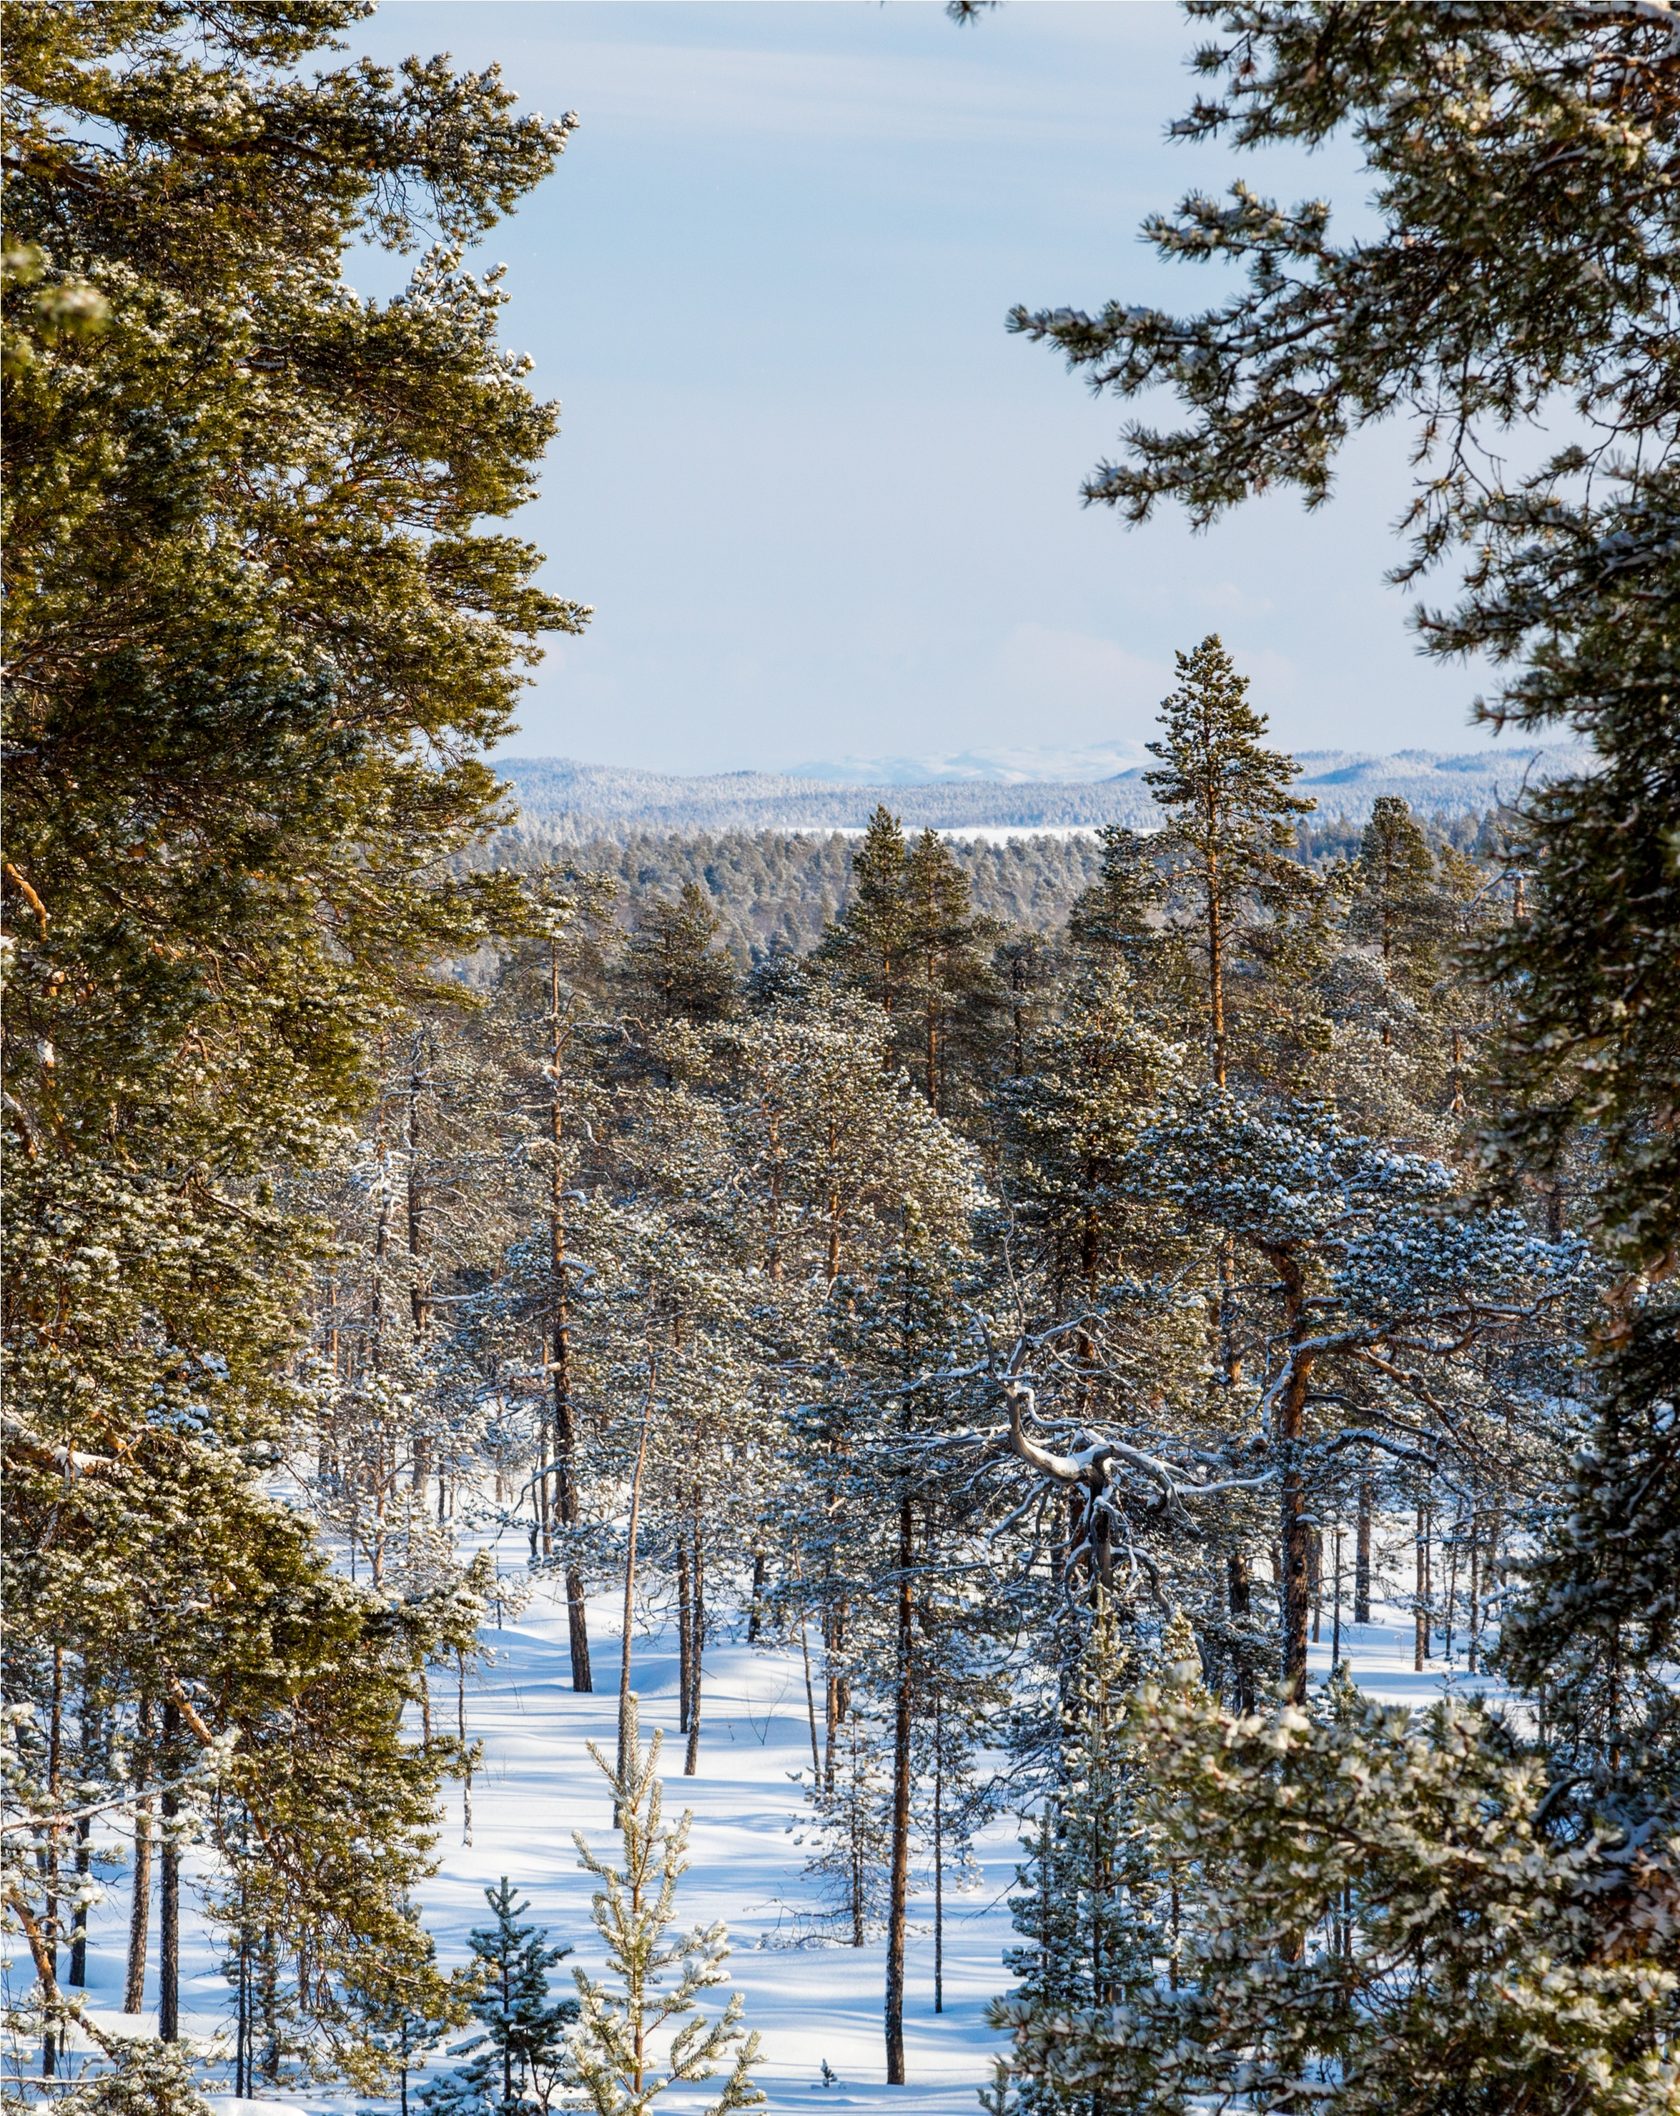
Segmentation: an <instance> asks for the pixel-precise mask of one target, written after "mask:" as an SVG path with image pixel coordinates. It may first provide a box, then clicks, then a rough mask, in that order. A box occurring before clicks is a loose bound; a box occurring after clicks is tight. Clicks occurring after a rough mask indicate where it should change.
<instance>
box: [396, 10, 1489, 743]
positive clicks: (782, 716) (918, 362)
mask: <svg viewBox="0 0 1680 2116" xmlns="http://www.w3.org/2000/svg"><path fill="white" fill-rule="evenodd" d="M1192 41H1193V38H1192V32H1191V30H1190V28H1189V27H1188V26H1187V25H1186V24H1185V22H1184V21H1183V20H1182V18H1181V17H1180V15H1179V14H1178V12H1177V9H1176V8H1175V7H1173V6H1170V5H1167V4H1164V0H1084V4H1075V5H1064V4H1058V0H1016V4H1014V5H1010V6H1006V7H1003V8H1001V9H999V10H997V11H996V12H995V13H994V14H992V15H991V16H990V17H988V18H987V19H985V20H984V21H982V22H981V23H979V24H978V25H976V26H972V27H969V28H966V29H962V30H958V29H957V28H955V27H953V26H952V25H951V24H950V23H948V22H947V21H946V19H945V17H944V14H943V11H942V9H941V8H940V6H939V5H937V4H935V0H888V4H886V5H877V4H873V0H829V4H824V5H793V4H788V0H758V4H751V5H738V4H715V0H676V4H673V0H660V4H644V0H613V4H594V0H577V4H562V0H522V4H502V0H474V4H464V0H385V4H383V5H382V6H381V7H380V9H379V12H378V14H377V15H376V16H375V17H374V18H373V19H372V20H371V21H370V22H368V23H367V24H365V25H363V26H362V28H361V29H360V31H359V33H358V36H357V39H356V42H357V45H358V47H359V48H363V49H366V50H368V51H371V52H373V53H375V54H376V55H377V56H380V57H382V58H387V59H394V58H397V57H400V56H402V55H403V54H404V53H406V52H409V51H419V52H423V53H431V52H434V51H442V50H447V51H450V52H453V53H454V55H455V57H456V59H457V60H458V61H460V62H461V63H463V64H469V65H472V66H475V67H476V66H479V65H483V64H485V63H487V62H488V61H490V60H492V59H498V60H500V61H501V64H502V67H503V71H504V73H505V75H506V77H507V80H508V82H509V84H510V85H511V86H512V87H513V88H514V89H515V90H516V92H517V93H518V94H519V96H520V98H521V100H522V101H523V102H525V103H527V104H528V105H531V106H534V107H535V108H537V109H540V110H543V111H546V112H548V113H550V114H557V113H559V112H560V111H563V110H567V109H572V110H576V111H577V112H578V113H579V114H580V117H581V119H582V125H581V128H580V130H579V131H578V133H577V134H576V135H575V137H574V140H573V143H572V145H571V147H570V148H569V149H568V150H567V152H566V154H565V156H564V157H563V159H562V161H561V164H560V166H559V168H558V170H557V171H556V173H555V174H554V176H553V177H552V178H550V179H549V181H548V182H547V183H545V184H544V185H543V186H542V187H541V188H540V189H539V190H538V191H537V192H536V193H535V194H534V195H533V196H532V197H530V198H529V199H528V200H527V201H526V202H525V204H524V206H523V207H522V208H521V210H520V211H519V213H518V214H517V215H516V216H515V217H514V218H513V219H512V220H511V221H509V222H507V223H504V224H503V225H502V226H501V227H500V228H499V229H497V230H496V231H495V233H494V234H493V235H492V237H491V238H490V240H489V242H488V244H487V245H486V247H485V251H484V253H483V256H482V258H481V260H480V261H481V262H489V261H498V260H500V261H505V262H506V264H507V265H508V266H509V268H510V270H509V285H510V288H511V292H512V297H513V298H512V301H511V303H510V306H509V308H508V311H507V325H506V337H507V340H508V342H509V343H510V344H512V345H515V346H517V347H519V348H521V349H522V350H526V351H528V352H530V353H531V354H532V355H533V357H534V359H535V362H536V368H535V376H534V380H535V384H536V386H537V387H538V389H539V390H540V391H541V392H542V393H543V394H544V395H546V396H552V397H558V398H559V399H560V400H561V402H562V406H563V423H562V429H561V434H560V438H559V439H558V441H557V442H556V443H555V446H554V449H553V451H552V452H551V455H550V458H549V462H548V466H547V469H546V472H545V476H544V481H543V492H542V496H541V498H540V499H539V500H538V501H537V502H536V503H535V504H534V505H533V507H532V508H531V509H530V510H529V511H528V513H527V514H526V515H525V516H523V517H522V518H521V523H520V526H521V528H522V529H523V530H524V531H525V532H526V533H527V534H529V535H531V536H532V537H533V539H534V540H535V541H536V542H537V543H538V544H540V545H541V547H542V548H543V549H544V550H545V551H546V552H547V553H548V566H547V575H546V577H547V579H548V580H549V581H550V583H551V584H552V585H553V586H554V587H555V589H557V590H558V591H559V592H562V593H564V594H567V595H571V596H575V597H577V598H579V599H580V600H582V601H585V602H588V603H591V604H593V605H594V606H595V610H596V616H595V619H594V622H593V623H592V625H591V626H590V629H589V631H588V633H587V635H586V636H585V637H584V638H582V639H581V640H578V641H575V642H570V641H568V642H563V643H560V644H558V645H556V646H555V647H554V648H553V649H552V651H551V652H550V655H549V657H548V659H547V661H546V662H545V663H544V665H543V667H542V668H541V670H540V671H539V673H538V678H537V683H536V686H535V688H534V689H533V690H532V691H531V692H530V693H529V694H528V695H527V698H526V701H525V704H524V708H523V710H522V713H521V716H520V717H521V721H522V731H521V733H520V734H519V735H518V736H517V737H516V738H515V739H514V740H513V741H512V742H511V743H509V744H508V746H507V752H506V753H508V754H524V755H537V756H542V755H569V756H575V757H582V758H586V759H589V760H591V761H596V762H603V763H622V764H636V765H644V766H654V767H660V768H665V769H670V770H678V771H689V770H730V769H737V768H745V767H750V766H753V767H769V768H774V767H782V766H787V765H791V764H797V763H799V762H801V761H804V760H808V759H812V758H830V757H836V756H840V755H842V754H847V753H850V754H862V755H879V754H883V753H902V752H906V751H909V752H922V751H928V752H933V751H951V750H960V749H965V748H971V747H979V746H984V747H993V746H998V745H1004V744H1009V745H1029V746H1030V745H1050V746H1056V747H1061V746H1076V745H1082V744H1089V743H1097V742H1124V741H1128V740H1130V741H1137V740H1141V739H1144V738H1146V737H1147V735H1148V733H1149V731H1150V725H1151V722H1152V720H1153V717H1154V712H1155V708H1156V705H1157V703H1158V701H1159V699H1160V697H1161V696H1162V694H1163V693H1164V691H1165V690H1166V689H1167V688H1169V687H1170V682H1171V663H1172V650H1173V648H1174V647H1175V646H1190V645H1193V644H1194V643H1195V641H1196V640H1198V639H1199V638H1200V637H1201V636H1202V635H1203V634H1204V633H1205V632H1207V631H1209V630H1218V631H1219V632H1220V633H1222V634H1223V636H1224V638H1225V641H1226V644H1227V645H1228V646H1229V647H1230V648H1231V650H1232V652H1233V653H1234V655H1235V656H1236V658H1237V661H1238V664H1239V666H1241V667H1243V668H1244V669H1245V670H1246V671H1247V672H1248V673H1249V674H1250V675H1251V676H1252V678H1253V680H1254V692H1253V695H1254V700H1255V703H1256V704H1257V705H1259V706H1260V708H1261V709H1262V710H1263V711H1265V712H1267V713H1268V714H1269V716H1270V718H1271V723H1272V728H1273V732H1274V734H1275V735H1276V736H1277V737H1278V738H1279V739H1280V740H1282V741H1283V742H1285V743H1288V744H1290V745H1292V746H1294V747H1298V748H1328V747H1348V748H1366V749H1377V750H1391V749H1396V748H1401V747H1406V746H1425V747H1434V748H1461V749H1468V748H1473V747H1479V746H1481V744H1482V742H1483V740H1484V739H1485V738H1484V737H1482V736H1481V735H1480V734H1478V733H1476V732H1474V731H1472V730H1471V729H1470V728H1469V727H1468V725H1467V710H1468V705H1469V701H1470V699H1471V697H1472V696H1473V695H1474V692H1475V690H1476V688H1477V676H1476V673H1475V672H1474V671H1465V670H1462V669H1451V670H1443V669H1439V668H1435V667H1432V666H1431V665H1429V664H1428V663H1426V662H1424V661H1423V660H1421V659H1420V658H1419V656H1418V654H1417V652H1416V649H1415V646H1414V644H1413V641H1412V637H1411V635H1410V633H1409V632H1408V631H1407V629H1406V626H1405V622H1404V618H1405V608H1406V605H1405V600H1404V598H1403V597H1402V596H1401V595H1400V594H1399V593H1398V592H1397V591H1395V590H1393V589H1391V588H1388V587H1385V586H1384V584H1383V580H1382V575H1383V572H1384V569H1385V568H1386V567H1387V566H1388V565H1390V564H1391V563H1392V562H1393V560H1394V558H1395V556H1396V545H1395V543H1394V540H1393V536H1392V533H1391V525H1392V522H1393V520H1394V518H1395V517H1396V516H1397V515H1398V513H1399V512H1400V509H1401V506H1402V504H1403V501H1404V496H1405V484H1406V477H1407V472H1406V468H1405V448H1404V436H1403V435H1402V434H1401V433H1399V432H1398V431H1394V432H1382V433H1377V434H1373V435H1368V436H1365V437H1363V438H1362V439H1361V440H1360V441H1359V442H1358V443H1356V444H1355V445H1354V447H1353V448H1351V449H1350V450H1349V452H1348V455H1347V458H1346V460H1345V463H1344V467H1343V472H1342V476H1341V481H1340V486H1339V490H1338V495H1337V498H1336V499H1335V500H1334V501H1333V503H1332V504H1331V505H1330V506H1329V507H1328V508H1326V509H1324V510H1322V511H1320V512H1319V513H1317V514H1315V515H1313V516H1308V515H1307V514H1306V513H1305V512H1304V511H1303V510H1302V508H1301V506H1300V504H1299V502H1298V500H1296V499H1294V498H1291V497H1288V496H1278V497H1268V498H1267V499H1265V500H1263V501H1259V502H1254V503H1251V504H1250V505H1249V506H1248V507H1246V508H1244V509H1242V510H1240V511H1239V512H1238V513H1236V514H1235V515H1233V516H1231V517H1229V518H1228V519H1227V520H1226V521H1225V522H1224V523H1223V524H1221V525H1219V526H1218V527H1216V528H1215V529H1214V530H1213V531H1212V532H1210V533H1209V534H1207V535H1204V536H1199V537H1192V536H1191V535H1190V533H1189V532H1188V530H1187V529H1186V527H1185V526H1184V524H1183V522H1182V519H1180V518H1177V517H1175V516H1169V515H1163V516H1162V517H1161V518H1160V519H1159V520H1158V521H1156V522H1155V523H1153V524H1151V525H1150V526H1149V527H1147V528H1144V529H1141V530H1127V529H1125V528H1124V527H1123V526H1122V525H1121V524H1120V522H1119V521H1118V520H1117V519H1116V518H1115V517H1113V516H1112V515H1111V514H1109V513H1108V512H1107V511H1106V510H1094V509H1087V508H1083V507H1082V506H1081V505H1080V503H1079V497H1078V488H1079V483H1080V479H1081V477H1082V476H1083V474H1084V473H1085V471H1086V470H1087V469H1088V468H1089V466H1090V465H1091V464H1092V463H1093V462H1094V461H1095V460H1096V459H1097V458H1098V457H1099V456H1101V455H1102V454H1104V453H1105V452H1108V451H1110V450H1111V449H1112V447H1113V445H1114V441H1115V437H1116V435H1117V433H1118V430H1119V426H1120V424H1121V421H1122V419H1123V417H1124V416H1125V415H1126V414H1125V409H1124V407H1122V406H1120V405H1118V404H1116V403H1114V402H1112V401H1099V400H1096V399H1093V398H1092V397H1091V396H1090V395H1089V394H1088V392H1087V391H1086V390H1085V389H1084V387H1083V386H1082V385H1081V384H1080V383H1078V382H1075V381H1074V380H1072V379H1071V378H1070V377H1069V376H1067V375H1066V374H1065V373H1064V372H1063V370H1062V368H1061V366H1060V364H1059V363H1058V361H1057V360H1056V359H1055V357H1054V356H1053V355H1051V354H1049V353H1047V352H1046V351H1045V350H1043V349H1042V348H1036V347H1033V346H1031V345H1029V344H1028V343H1027V342H1026V341H1024V340H1022V339H1018V338H1013V337H1011V336H1009V335H1008V334H1007V333H1006V332H1005V330H1004V327H1003V324H1004V316H1005V314H1006V312H1007V311H1008V309H1009V307H1010V306H1011V304H1012V303H1014V302H1016V301H1024V302H1026V303H1027V304H1028V305H1030V306H1039V305H1053V304H1060V303H1071V304H1076V305H1079V306H1084V307H1090V306H1094V305H1096V304H1097V303H1100V302H1101V301H1102V300H1104V299H1105V298H1106V297H1108V296H1110V295H1114V296H1120V297H1123V298H1128V299H1142V300H1159V301H1162V302H1171V303H1174V304H1176V305H1178V306H1182V307H1188V306H1192V305H1194V304H1196V303H1198V302H1200V301H1203V300H1205V299H1207V298H1208V296H1209V294H1210V293H1211V292H1212V290H1213V288H1214V285H1215V282H1214V281H1212V280H1210V278H1209V277H1208V276H1207V275H1206V274H1205V273H1202V274H1201V275H1200V276H1198V274H1197V272H1195V271H1194V270H1190V269H1186V268H1184V267H1178V268H1171V267H1167V266H1164V265H1162V264H1160V263H1158V262H1157V261H1156V260H1155V258H1154V257H1153V255H1152V253H1151V252H1150V251H1148V250H1147V249H1146V248H1144V247H1143V245H1142V244H1141V243H1140V242H1139V240H1138V236H1137V228H1138V223H1139V221H1140V220H1141V218H1142V216H1143V215H1144V213H1145V212H1146V211H1148V210H1149V209H1150V208H1151V207H1152V206H1162V205H1167V204H1170V203H1171V202H1172V201H1173V200H1174V199H1176V197H1177V196H1178V195H1179V194H1180V193H1182V192H1183V191H1184V190H1185V189H1187V188H1189V187H1191V186H1192V185H1200V186H1204V187H1210V188H1220V187H1223V186H1224V185H1226V184H1228V183H1229V182H1230V181H1231V179H1232V177H1233V176H1235V175H1237V174H1239V173H1241V174H1245V175H1247V176H1248V178H1249V180H1250V181H1252V182H1254V183H1256V184H1257V186H1259V187H1260V188H1262V189H1267V190H1274V191H1277V192H1280V193H1282V194H1284V195H1285V196H1287V197H1288V198H1291V199H1294V198H1298V197H1301V196H1305V195H1318V196H1329V197H1330V198H1331V199H1332V200H1333V201H1334V202H1335V203H1336V206H1337V209H1338V215H1339V217H1343V218H1346V219H1347V220H1348V221H1349V222H1350V224H1351V222H1352V220H1353V219H1355V218H1356V217H1357V216H1358V215H1359V213H1360V210H1361V204H1362V192H1363V185H1362V183H1361V180H1360V178H1359V173H1358V170H1357V167H1356V165H1355V164H1354V162H1353V160H1352V158H1351V156H1348V155H1346V154H1337V153H1332V154H1330V155H1326V156H1319V157H1316V158H1313V159H1309V158H1307V157H1305V156H1303V155H1299V154H1277V155H1273V156H1269V157H1265V158H1258V157H1252V156H1250V157H1244V158H1238V157H1233V156H1229V155H1227V154H1226V153H1225V152H1224V150H1222V149H1209V148H1202V147H1197V148H1194V149H1187V148H1185V147H1183V146H1170V145H1168V144H1167V143H1166V142H1165V140H1164V138H1163V132H1164V127H1165V125H1166V122H1167V120H1168V119H1169V117H1171V116H1173V115H1174V114H1176V113H1177V112H1178V111H1179V110H1180V109H1182V108H1183V106H1184V105H1185V103H1186V101H1187V100H1188V92H1189V80H1188V76H1187V74H1186V72H1185V60H1186V57H1187V55H1188V52H1189V49H1190V47H1191V43H1192ZM1443 586H1444V584H1443Z"/></svg>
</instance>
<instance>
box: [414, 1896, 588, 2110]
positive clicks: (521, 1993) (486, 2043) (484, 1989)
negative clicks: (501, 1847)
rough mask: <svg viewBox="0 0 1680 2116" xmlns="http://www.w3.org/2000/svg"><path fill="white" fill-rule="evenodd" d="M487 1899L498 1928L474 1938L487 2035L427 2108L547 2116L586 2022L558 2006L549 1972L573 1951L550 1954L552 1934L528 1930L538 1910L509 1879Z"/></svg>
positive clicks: (563, 2003) (564, 2003)
mask: <svg viewBox="0 0 1680 2116" xmlns="http://www.w3.org/2000/svg"><path fill="white" fill-rule="evenodd" d="M484 1899H485V1901H486V1902H487V1903H488V1904H489V1906H490V1913H491V1916H492V1918H493V1919H494V1921H495V1922H494V1923H493V1924H490V1925H478V1926H475V1927H474V1928H473V1931H472V1933H471V1935H470V1940H471V1946H472V1956H473V1959H472V1973H473V1996H472V1999H471V2001H470V2005H471V2011H472V2016H473V2018H474V2020H476V2021H477V2022H478V2023H479V2027H480V2033H478V2034H477V2035H475V2036H473V2037H472V2038H471V2039H469V2040H468V2041H467V2042H464V2043H462V2044H460V2045H459V2046H458V2048H457V2051H456V2052H455V2054H456V2055H460V2056H465V2057H467V2058H468V2059H469V2062H468V2063H467V2064H465V2065H461V2066H459V2067H458V2068H457V2069H456V2071H455V2072H454V2073H453V2074H452V2075H451V2076H449V2077H446V2078H442V2079H439V2080H437V2081H435V2082H434V2083H433V2084H432V2085H431V2086H429V2087H428V2088H427V2089H426V2092H425V2095H424V2097H423V2099H424V2103H425V2106H426V2107H427V2108H428V2109H430V2110H432V2111H434V2112H435V2116H525V2112H527V2111H530V2110H544V2111H546V2110H549V2109H552V2108H554V2107H555V2106H556V2105H557V2098H560V2097H562V2096H563V2093H564V2089H565V2086H566V2084H567V2080H568V2073H569V2066H568V2059H567V2049H566V2031H567V2029H568V2028H569V2026H570V2025H571V2023H572V2022H573V2021H575V2020H576V2019H577V2017H578V2002H577V2000H576V1999H574V1998H570V1997H567V1998H560V1999H556V1998H551V1997H550V1995H549V1978H548V1972H549V1971H550V1970H551V1969H552V1968H553V1967H554V1965H555V1963H556V1962H560V1961H564V1960H565V1958H566V1956H567V1955H569V1954H570V1953H571V1951H572V1950H571V1949H570V1948H569V1947H550V1946H549V1945H548V1935H547V1933H546V1932H544V1931H543V1930H542V1928H541V1927H540V1926H537V1925H530V1924H527V1923H526V1922H525V1913H526V1911H528V1910H529V1909H530V1907H531V1906H530V1904H529V1903H521V1902H520V1901H518V1900H517V1891H516V1890H515V1889H514V1886H513V1884H512V1882H511V1881H509V1879H508V1877H507V1876H506V1874H504V1875H503V1876H502V1878H501V1880H500V1881H499V1882H497V1883H496V1884H495V1885H494V1886H493V1887H490V1888H487V1889H486V1890H485V1891H484ZM561 2105H563V2101H562V2103H561Z"/></svg>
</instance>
